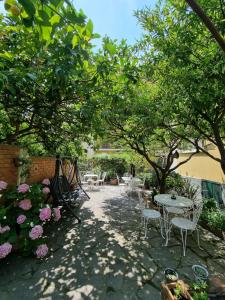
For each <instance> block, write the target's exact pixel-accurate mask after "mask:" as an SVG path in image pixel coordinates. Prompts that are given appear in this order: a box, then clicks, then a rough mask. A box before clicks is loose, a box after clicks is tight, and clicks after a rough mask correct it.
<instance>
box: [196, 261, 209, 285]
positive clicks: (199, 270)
mask: <svg viewBox="0 0 225 300" xmlns="http://www.w3.org/2000/svg"><path fill="white" fill-rule="evenodd" d="M192 271H193V273H194V277H195V281H196V282H197V283H201V282H206V281H207V280H208V276H209V272H208V270H207V269H206V268H205V267H204V266H202V265H193V266H192Z"/></svg>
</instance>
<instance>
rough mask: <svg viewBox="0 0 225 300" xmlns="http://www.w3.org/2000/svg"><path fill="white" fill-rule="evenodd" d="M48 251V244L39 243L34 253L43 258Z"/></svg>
mask: <svg viewBox="0 0 225 300" xmlns="http://www.w3.org/2000/svg"><path fill="white" fill-rule="evenodd" d="M47 253H48V246H47V245H46V244H41V245H39V246H38V247H37V250H36V254H37V258H43V257H45V256H46V254H47Z"/></svg>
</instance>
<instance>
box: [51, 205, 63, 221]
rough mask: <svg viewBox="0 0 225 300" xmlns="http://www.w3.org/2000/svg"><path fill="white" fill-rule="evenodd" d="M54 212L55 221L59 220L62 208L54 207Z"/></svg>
mask: <svg viewBox="0 0 225 300" xmlns="http://www.w3.org/2000/svg"><path fill="white" fill-rule="evenodd" d="M53 212H54V221H59V219H61V211H60V208H59V207H55V208H53Z"/></svg>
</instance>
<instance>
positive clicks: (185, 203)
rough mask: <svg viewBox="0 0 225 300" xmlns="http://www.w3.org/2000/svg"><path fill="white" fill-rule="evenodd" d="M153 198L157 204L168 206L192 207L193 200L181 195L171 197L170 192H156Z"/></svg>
mask: <svg viewBox="0 0 225 300" xmlns="http://www.w3.org/2000/svg"><path fill="white" fill-rule="evenodd" d="M154 200H155V201H156V202H157V203H158V204H159V205H165V206H170V207H179V208H186V207H192V206H193V201H192V200H191V199H188V198H186V197H183V196H176V199H171V194H158V195H155V197H154Z"/></svg>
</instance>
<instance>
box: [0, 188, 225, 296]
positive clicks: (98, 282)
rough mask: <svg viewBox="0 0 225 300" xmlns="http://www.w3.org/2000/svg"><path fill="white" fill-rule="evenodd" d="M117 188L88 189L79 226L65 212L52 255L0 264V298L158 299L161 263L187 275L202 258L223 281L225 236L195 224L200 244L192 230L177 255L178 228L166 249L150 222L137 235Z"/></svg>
mask: <svg viewBox="0 0 225 300" xmlns="http://www.w3.org/2000/svg"><path fill="white" fill-rule="evenodd" d="M122 189H123V188H122V187H120V186H104V187H101V190H99V191H93V192H91V193H90V195H91V200H90V201H87V202H85V203H84V206H83V208H82V209H81V213H80V216H81V219H82V220H83V222H82V223H81V224H80V225H75V224H74V223H75V220H74V219H73V218H66V217H65V218H64V220H62V221H61V222H60V223H59V224H57V225H55V226H57V227H56V229H55V230H54V233H53V234H52V236H51V238H50V241H49V245H50V247H51V254H50V256H49V257H48V258H46V259H44V260H43V261H40V260H37V259H32V258H24V257H18V258H16V259H15V257H14V256H13V255H12V256H10V257H8V259H5V260H4V261H2V262H1V266H0V299H1V300H8V299H10V300H14V299H25V300H26V299H45V300H53V299H54V300H57V299H76V300H77V299H95V300H96V299H117V300H118V299H120V300H121V299H132V300H135V299H148V300H157V299H161V296H160V290H159V285H160V282H161V281H162V280H163V277H164V276H163V271H164V269H165V268H166V267H172V268H175V269H177V271H178V273H179V275H180V277H181V278H182V279H184V280H193V275H192V270H191V266H192V265H193V264H194V263H202V264H205V265H207V266H208V269H209V272H210V275H219V274H220V276H221V277H222V278H223V279H225V275H223V273H224V269H225V259H224V255H225V242H223V241H221V240H220V239H219V238H217V237H215V236H214V235H213V234H211V233H209V232H207V231H205V230H203V229H202V230H201V232H200V241H201V246H202V248H203V250H200V249H199V248H198V247H197V243H196V236H188V241H187V252H186V257H183V256H182V249H181V244H180V233H179V232H177V233H176V234H175V235H174V234H173V233H172V236H171V240H170V242H169V246H168V247H164V246H163V244H164V241H163V239H162V238H161V236H160V232H159V231H157V230H156V229H155V228H154V229H152V230H151V231H149V233H148V237H147V239H144V238H143V237H144V230H143V227H142V226H141V224H140V212H139V210H138V209H135V206H136V204H137V200H136V199H132V201H130V202H129V199H128V198H127V197H125V196H123V195H122V194H121V192H122Z"/></svg>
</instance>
